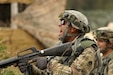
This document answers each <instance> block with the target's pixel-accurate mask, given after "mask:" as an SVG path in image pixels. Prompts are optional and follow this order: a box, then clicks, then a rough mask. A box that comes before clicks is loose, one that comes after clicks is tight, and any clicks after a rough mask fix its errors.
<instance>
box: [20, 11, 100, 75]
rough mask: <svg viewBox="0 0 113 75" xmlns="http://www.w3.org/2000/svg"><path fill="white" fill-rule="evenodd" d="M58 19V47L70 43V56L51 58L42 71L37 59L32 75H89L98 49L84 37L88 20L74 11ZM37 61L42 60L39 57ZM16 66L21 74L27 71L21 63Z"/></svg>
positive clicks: (66, 12) (88, 28)
mask: <svg viewBox="0 0 113 75" xmlns="http://www.w3.org/2000/svg"><path fill="white" fill-rule="evenodd" d="M59 17H60V22H61V23H60V25H59V28H60V33H59V39H60V43H59V44H58V45H61V44H63V43H67V42H72V45H69V48H71V49H72V52H71V55H70V56H63V55H62V56H54V57H51V58H50V60H48V62H47V66H46V68H43V69H44V70H43V69H42V70H40V67H39V66H40V65H39V63H38V62H39V61H40V60H38V59H37V64H38V66H37V67H38V68H37V67H36V66H34V65H32V68H31V69H32V75H89V73H90V71H91V70H92V69H93V68H94V66H95V62H96V61H95V60H96V59H97V52H98V51H97V50H98V49H97V45H96V43H95V41H94V40H91V39H89V38H85V37H84V35H85V34H86V33H88V32H89V31H90V27H89V24H88V19H87V18H86V16H85V15H83V14H82V13H81V12H79V11H75V10H65V11H64V12H63V13H61V14H60V16H59ZM67 50H68V49H67ZM39 59H41V60H43V59H42V58H41V57H39ZM18 66H19V68H20V70H21V72H25V71H26V69H27V66H26V65H25V64H24V65H23V62H20V63H19V64H18Z"/></svg>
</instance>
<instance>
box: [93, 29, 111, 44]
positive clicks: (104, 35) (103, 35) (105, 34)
mask: <svg viewBox="0 0 113 75" xmlns="http://www.w3.org/2000/svg"><path fill="white" fill-rule="evenodd" d="M93 35H94V38H96V39H106V40H109V41H110V42H111V43H113V29H112V28H110V27H100V28H98V29H97V30H96V31H94V32H93Z"/></svg>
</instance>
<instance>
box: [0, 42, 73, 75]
mask: <svg viewBox="0 0 113 75" xmlns="http://www.w3.org/2000/svg"><path fill="white" fill-rule="evenodd" d="M71 45H72V43H71V42H68V43H64V44H62V45H57V46H55V47H52V48H47V49H43V50H37V49H36V48H35V47H31V48H27V49H25V50H22V51H20V52H18V53H17V56H16V57H12V58H9V59H6V60H2V61H0V68H6V67H8V66H11V65H14V64H17V63H18V62H19V61H20V60H23V61H24V59H25V61H29V60H32V59H33V58H36V57H38V56H40V57H41V56H61V55H62V54H63V53H64V52H65V54H64V55H63V56H70V55H71V53H72V49H71ZM67 49H68V50H67ZM66 50H67V51H66ZM27 51H31V52H30V53H27V54H23V55H21V53H24V52H27ZM26 74H27V75H28V73H26Z"/></svg>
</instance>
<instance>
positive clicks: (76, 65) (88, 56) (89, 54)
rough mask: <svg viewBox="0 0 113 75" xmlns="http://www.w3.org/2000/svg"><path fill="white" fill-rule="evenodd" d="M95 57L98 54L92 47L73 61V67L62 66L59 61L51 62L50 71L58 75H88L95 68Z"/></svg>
mask: <svg viewBox="0 0 113 75" xmlns="http://www.w3.org/2000/svg"><path fill="white" fill-rule="evenodd" d="M95 55H96V52H95V50H94V49H93V48H92V47H90V48H86V49H85V50H84V52H83V53H82V54H81V55H79V57H77V59H75V60H74V61H73V63H72V64H71V66H67V65H63V64H60V63H58V61H57V60H51V61H50V63H49V69H50V70H51V71H52V73H53V74H57V75H61V74H62V75H88V74H89V73H90V71H91V70H92V69H93V68H94V60H95Z"/></svg>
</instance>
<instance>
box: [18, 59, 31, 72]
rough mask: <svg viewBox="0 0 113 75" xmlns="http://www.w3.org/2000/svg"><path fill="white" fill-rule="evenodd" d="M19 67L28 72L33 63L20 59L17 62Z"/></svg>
mask: <svg viewBox="0 0 113 75" xmlns="http://www.w3.org/2000/svg"><path fill="white" fill-rule="evenodd" d="M17 66H18V68H19V69H20V71H21V72H22V73H24V72H26V71H27V70H28V67H32V65H31V64H30V63H28V62H23V61H21V60H20V61H19V62H18V64H17Z"/></svg>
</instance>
